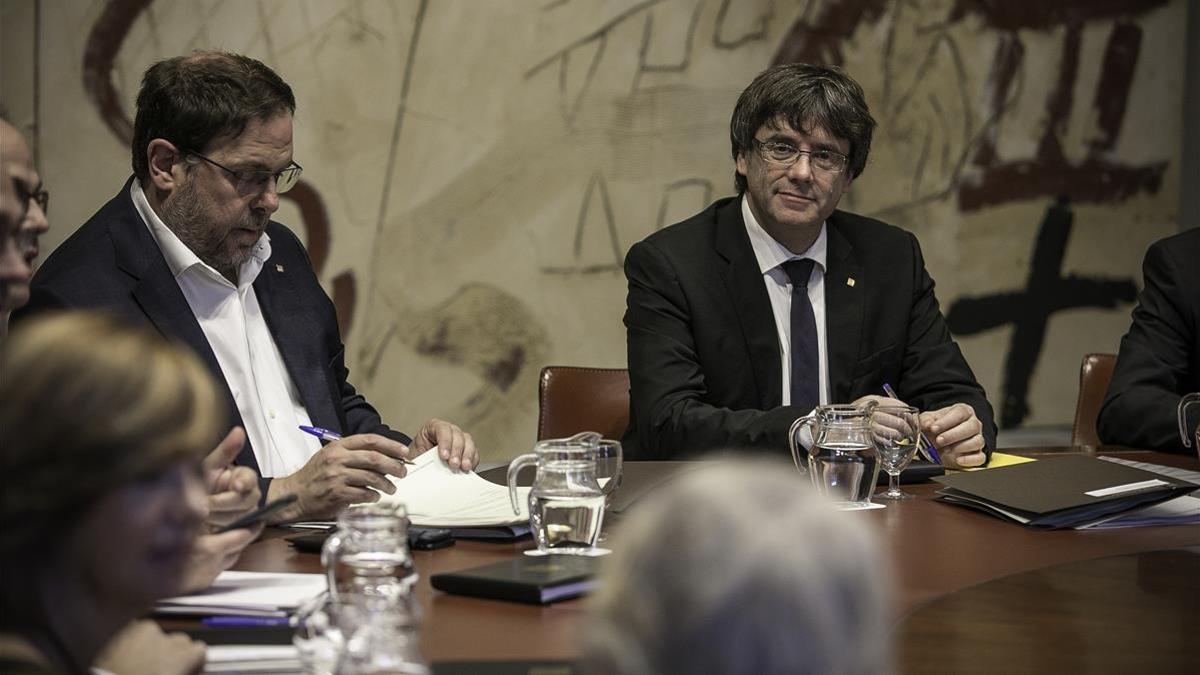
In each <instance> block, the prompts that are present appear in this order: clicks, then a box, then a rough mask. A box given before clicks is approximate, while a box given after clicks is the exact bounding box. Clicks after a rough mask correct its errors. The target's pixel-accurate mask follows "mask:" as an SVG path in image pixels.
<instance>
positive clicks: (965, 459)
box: [883, 384, 987, 469]
mask: <svg viewBox="0 0 1200 675" xmlns="http://www.w3.org/2000/svg"><path fill="white" fill-rule="evenodd" d="M883 386H884V391H885V392H887V393H888V396H890V397H892V398H896V392H895V391H894V390H892V388H891V387H890V386H889V385H887V384H885V385H883ZM921 429H922V433H921V439H920V444H921V445H920V447H921V453H922V455H925V452H926V451H927V450H928V452H929V455H927V456H926V458H927V459H929V461H931V462H936V463H938V464H941V465H943V466H945V467H947V468H950V469H962V468H968V467H973V466H982V465H983V464H984V463H985V462H987V454H986V443H985V441H984V438H983V422H981V421H980V420H979V417H978V416H976V414H975V409H974V408H972V407H971V406H969V405H967V404H966V403H952V404H950V405H948V406H946V407H944V408H939V409H937V410H930V411H926V412H923V413H921ZM926 433H928V434H929V435H930V436H933V439H932V440H933V441H936V443H937V445H934V443H932V442H930V441H931V439H930V438H929V436H926V435H925V434H926Z"/></svg>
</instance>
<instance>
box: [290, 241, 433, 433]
mask: <svg viewBox="0 0 1200 675" xmlns="http://www.w3.org/2000/svg"><path fill="white" fill-rule="evenodd" d="M282 231H283V232H285V233H286V234H287V236H288V237H289V239H290V241H291V243H292V245H293V246H294V247H295V249H296V250H297V251H298V254H299V255H300V256H302V257H303V259H304V269H306V270H309V272H310V279H309V281H308V283H311V284H312V286H313V289H312V291H311V296H312V297H315V298H320V299H321V300H322V302H321V303H320V306H321V307H322V308H323V309H322V311H321V313H320V316H321V323H323V324H324V325H325V330H324V333H325V338H324V339H325V346H324V347H325V353H326V354H328V355H332V356H330V360H329V365H328V367H327V368H326V377H328V378H329V382H328V384H329V387H330V389H331V392H330V393H331V395H333V397H334V402H335V403H338V404H340V405H339V406H338V413H339V416H340V418H341V420H340V421H341V423H342V430H341V431H342V435H344V436H348V435H350V434H379V435H381V436H386V437H388V438H391V439H392V440H395V441H397V442H400V443H404V444H406V445H407V444H409V443H411V442H412V439H411V438H409V437H408V436H407V435H405V434H403V433H401V432H399V431H396V430H394V429H392V428H390V427H388V426H387V425H386V424H384V423H383V420H382V419H381V418H380V416H379V411H377V410H376V409H375V407H374V406H372V405H371V404H370V403H369V402H368V401H367V399H366V398H364V397H363V395H362V394H360V393H358V390H357V389H355V388H354V385H353V384H351V383H350V370H349V368H347V367H346V346H345V344H344V343H343V342H342V336H341V331H340V330H339V329H338V322H337V308H336V307H334V305H333V301H332V300H330V298H329V296H328V295H327V294H326V293H325V290H324V289H323V288H321V283H320V281H319V280H318V279H317V276H316V271H315V270H314V269H313V267H312V262H311V261H310V260H309V258H308V251H307V250H305V248H304V245H303V244H301V243H300V240H299V239H298V238H296V235H295V234H294V233H292V232H291V231H290V230H287V229H286V228H283V230H282Z"/></svg>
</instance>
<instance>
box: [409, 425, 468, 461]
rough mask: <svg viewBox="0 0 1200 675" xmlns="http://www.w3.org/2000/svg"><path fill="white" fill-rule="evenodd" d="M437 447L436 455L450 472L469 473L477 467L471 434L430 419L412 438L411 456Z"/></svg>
mask: <svg viewBox="0 0 1200 675" xmlns="http://www.w3.org/2000/svg"><path fill="white" fill-rule="evenodd" d="M435 445H436V446H437V448H438V453H439V454H441V456H442V459H444V460H446V464H448V465H450V468H451V469H452V470H460V469H461V470H462V471H470V470H471V469H473V468H475V467H477V466H479V450H477V449H476V448H475V439H473V438H471V434H468V433H467V432H465V431H463V430H462V429H459V428H458V427H457V426H455V425H453V424H451V423H449V422H445V421H443V420H439V419H431V420H429V421H428V422H426V423H425V424H423V425H422V426H421V429H420V430H419V431H417V435H416V436H415V437H413V442H412V446H411V447H412V456H413V457H416V456H417V455H419V454H421V453H423V452H425V451H426V450H429V449H430V448H432V447H433V446H435Z"/></svg>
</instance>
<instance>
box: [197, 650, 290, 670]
mask: <svg viewBox="0 0 1200 675" xmlns="http://www.w3.org/2000/svg"><path fill="white" fill-rule="evenodd" d="M303 668H304V664H303V663H302V662H301V661H300V651H299V650H298V649H296V647H294V646H292V645H209V646H208V649H207V650H206V655H205V664H204V672H205V673H206V674H208V673H239V674H245V673H299V672H302V670H303Z"/></svg>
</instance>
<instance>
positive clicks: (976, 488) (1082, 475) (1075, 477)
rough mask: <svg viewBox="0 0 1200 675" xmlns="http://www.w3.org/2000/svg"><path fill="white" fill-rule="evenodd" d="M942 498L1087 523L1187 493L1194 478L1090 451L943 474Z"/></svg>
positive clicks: (1037, 520) (1051, 522) (1045, 519)
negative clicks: (1154, 470)
mask: <svg viewBox="0 0 1200 675" xmlns="http://www.w3.org/2000/svg"><path fill="white" fill-rule="evenodd" d="M933 480H935V481H937V482H938V483H941V484H942V485H945V486H946V487H944V488H942V489H941V490H938V492H937V494H938V495H939V496H938V499H939V500H940V501H945V502H949V503H953V504H959V505H961V506H967V507H971V508H975V509H979V510H981V511H984V512H986V513H990V514H992V515H994V516H998V517H1000V518H1006V519H1008V520H1013V521H1016V522H1019V523H1023V524H1025V525H1029V526H1032V527H1043V528H1051V529H1054V528H1065V527H1076V526H1079V525H1086V524H1088V523H1092V522H1095V521H1097V520H1101V519H1103V518H1106V517H1108V516H1112V515H1116V514H1119V513H1123V512H1125V511H1129V510H1131V509H1135V508H1138V507H1141V506H1149V505H1151V504H1157V503H1158V502H1162V501H1166V500H1168V499H1173V498H1175V497H1179V496H1181V495H1185V494H1187V493H1189V492H1192V491H1193V490H1196V489H1198V488H1200V486H1197V485H1195V484H1193V483H1189V482H1187V481H1183V480H1180V479H1178V478H1173V477H1171V476H1166V475H1162V474H1157V473H1152V472H1150V471H1145V470H1143V469H1138V468H1135V467H1131V466H1126V465H1123V464H1117V463H1115V462H1107V461H1104V460H1102V459H1097V458H1095V457H1089V456H1085V455H1065V456H1062V457H1047V458H1044V459H1039V460H1038V461H1036V462H1028V463H1025V464H1017V465H1015V466H1006V467H1001V468H998V469H987V470H985V471H973V472H963V473H956V474H953V475H946V476H938V477H936V478H934V479H933Z"/></svg>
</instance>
